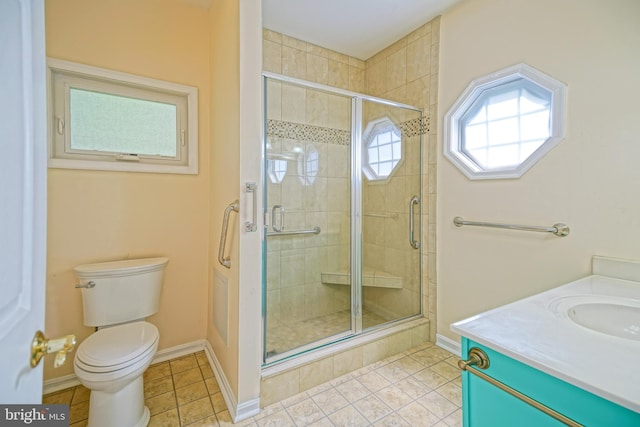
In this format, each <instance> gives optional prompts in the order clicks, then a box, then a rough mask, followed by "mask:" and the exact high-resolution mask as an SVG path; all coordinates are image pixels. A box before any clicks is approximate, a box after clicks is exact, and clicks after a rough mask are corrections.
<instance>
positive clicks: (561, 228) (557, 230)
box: [453, 216, 570, 237]
mask: <svg viewBox="0 0 640 427" xmlns="http://www.w3.org/2000/svg"><path fill="white" fill-rule="evenodd" d="M453 223H454V224H455V225H456V227H462V226H463V225H473V226H477V227H491V228H507V229H509V230H521V231H537V232H542V233H553V234H555V235H556V236H558V237H565V236H568V235H569V231H570V229H569V226H568V225H567V224H563V223H557V224H553V225H552V226H551V227H540V226H537V225H516V224H500V223H495V222H481V221H465V220H464V219H462V218H460V217H459V216H457V217H455V218H453Z"/></svg>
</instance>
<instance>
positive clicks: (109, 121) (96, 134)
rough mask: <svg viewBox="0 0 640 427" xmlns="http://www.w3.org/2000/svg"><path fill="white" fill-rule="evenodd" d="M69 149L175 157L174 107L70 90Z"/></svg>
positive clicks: (175, 110)
mask: <svg viewBox="0 0 640 427" xmlns="http://www.w3.org/2000/svg"><path fill="white" fill-rule="evenodd" d="M69 98H70V100H69V101H70V102H69V104H70V108H71V114H70V115H71V129H70V133H71V149H72V150H90V151H103V152H110V153H127V154H147V155H152V156H166V157H176V155H177V145H176V138H177V133H178V132H177V122H176V119H177V117H176V114H177V107H176V106H175V105H172V104H165V103H161V102H154V101H147V100H144V99H135V98H129V97H125V96H117V95H110V94H105V93H99V92H92V91H88V90H82V89H75V88H72V89H71V90H70V97H69Z"/></svg>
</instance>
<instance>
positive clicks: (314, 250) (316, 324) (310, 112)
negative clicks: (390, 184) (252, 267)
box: [263, 78, 352, 363]
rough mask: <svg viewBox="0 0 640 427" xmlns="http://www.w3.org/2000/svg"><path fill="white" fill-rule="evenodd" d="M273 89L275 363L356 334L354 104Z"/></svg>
mask: <svg viewBox="0 0 640 427" xmlns="http://www.w3.org/2000/svg"><path fill="white" fill-rule="evenodd" d="M265 85H266V87H265V93H266V96H265V99H266V100H267V101H266V108H265V110H266V113H265V114H266V126H265V127H266V132H265V133H266V138H265V147H264V153H265V179H264V181H265V204H264V208H265V218H266V221H265V223H266V230H265V232H266V237H265V239H264V242H265V243H264V245H265V247H264V248H263V254H264V257H265V259H264V265H265V277H264V281H265V289H264V293H265V295H264V304H265V307H264V313H265V319H264V325H265V330H264V337H265V348H264V360H265V362H267V363H268V362H269V361H273V360H278V359H282V358H284V357H288V356H289V355H293V354H296V353H299V352H301V351H304V350H305V349H308V348H312V347H316V346H318V345H322V344H323V343H325V342H332V341H335V340H336V339H338V338H340V337H342V336H347V335H350V334H352V327H351V288H350V271H351V265H350V243H351V242H350V236H351V226H350V217H351V212H350V203H349V200H350V188H351V187H350V158H351V154H350V150H351V97H348V96H344V95H340V94H333V93H328V92H325V91H321V90H317V89H313V88H308V87H303V86H299V85H295V84H292V83H289V82H286V81H279V80H275V79H271V78H266V79H265Z"/></svg>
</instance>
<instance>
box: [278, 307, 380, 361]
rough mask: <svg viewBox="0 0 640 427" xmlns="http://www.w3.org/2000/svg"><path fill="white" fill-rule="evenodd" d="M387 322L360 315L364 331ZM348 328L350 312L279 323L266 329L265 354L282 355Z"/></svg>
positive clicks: (372, 314) (376, 316) (366, 314)
mask: <svg viewBox="0 0 640 427" xmlns="http://www.w3.org/2000/svg"><path fill="white" fill-rule="evenodd" d="M388 320H389V319H385V318H383V317H382V316H379V315H377V314H375V313H372V312H369V311H367V310H364V311H363V313H362V327H363V328H365V329H366V328H370V327H372V326H375V325H379V324H382V323H385V322H387V321H388ZM350 328H351V311H350V310H343V311H339V312H336V313H331V314H327V315H324V316H319V317H314V318H312V319H307V320H301V321H299V322H295V323H294V324H287V323H281V324H279V325H277V326H274V327H267V354H269V355H270V356H272V355H275V354H279V353H284V352H286V351H289V350H292V349H294V348H297V347H300V346H303V345H305V344H309V343H312V342H314V341H319V340H321V339H323V338H327V337H331V336H333V335H336V334H339V333H341V332H345V331H348V330H349V329H350Z"/></svg>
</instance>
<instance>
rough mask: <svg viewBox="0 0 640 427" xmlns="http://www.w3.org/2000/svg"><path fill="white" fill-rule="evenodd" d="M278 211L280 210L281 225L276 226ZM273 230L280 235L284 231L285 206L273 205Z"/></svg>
mask: <svg viewBox="0 0 640 427" xmlns="http://www.w3.org/2000/svg"><path fill="white" fill-rule="evenodd" d="M276 210H280V223H279V224H278V225H277V226H276ZM271 228H273V231H275V232H276V233H280V232H281V231H283V230H284V206H282V205H273V209H271Z"/></svg>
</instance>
